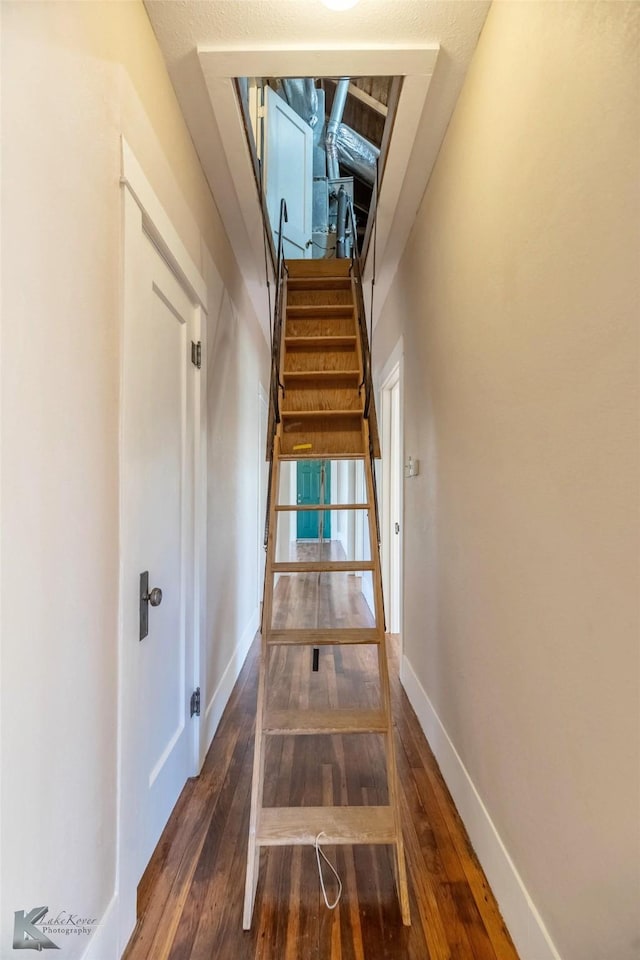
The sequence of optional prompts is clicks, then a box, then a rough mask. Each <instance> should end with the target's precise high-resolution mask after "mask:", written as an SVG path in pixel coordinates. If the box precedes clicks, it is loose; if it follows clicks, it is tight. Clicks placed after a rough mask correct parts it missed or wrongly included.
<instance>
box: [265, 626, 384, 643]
mask: <svg viewBox="0 0 640 960" xmlns="http://www.w3.org/2000/svg"><path fill="white" fill-rule="evenodd" d="M380 639H381V634H380V630H379V629H378V628H377V627H345V628H344V629H339V628H337V627H334V628H326V629H324V630H323V629H319V628H314V629H310V630H305V629H292V628H289V629H288V630H268V631H267V644H269V645H270V646H274V647H275V646H287V647H289V646H291V647H296V646H299V647H340V646H348V645H349V644H354V643H380Z"/></svg>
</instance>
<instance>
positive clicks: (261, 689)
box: [242, 436, 280, 930]
mask: <svg viewBox="0 0 640 960" xmlns="http://www.w3.org/2000/svg"><path fill="white" fill-rule="evenodd" d="M279 483H280V438H279V437H278V436H276V437H275V440H274V446H273V459H272V471H271V485H270V498H269V520H270V523H269V528H270V535H269V539H268V542H267V558H266V564H265V586H264V595H263V603H262V621H261V624H260V630H261V637H260V668H259V669H260V678H259V681H258V702H257V708H256V732H255V742H254V748H253V776H252V780H251V813H250V816H249V844H248V850H247V872H246V880H245V894H244V912H243V920H242V926H243V929H244V930H249V929H250V928H251V919H252V916H253V906H254V902H255V896H256V890H257V887H258V872H259V866H260V847H259V845H258V843H257V830H258V816H259V812H260V809H261V808H262V796H263V793H264V762H265V746H266V744H265V734H264V720H265V714H266V706H267V696H266V682H267V672H268V670H269V653H270V648H269V644H268V639H267V638H268V632H269V631H270V629H271V624H272V619H273V590H274V583H273V581H274V577H273V564H274V560H275V553H276V536H277V515H276V506H277V501H278V487H279Z"/></svg>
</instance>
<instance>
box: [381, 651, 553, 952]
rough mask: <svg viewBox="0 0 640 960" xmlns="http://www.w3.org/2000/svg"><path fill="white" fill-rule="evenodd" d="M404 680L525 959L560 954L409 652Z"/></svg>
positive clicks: (479, 857) (402, 679) (509, 928)
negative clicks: (415, 669)
mask: <svg viewBox="0 0 640 960" xmlns="http://www.w3.org/2000/svg"><path fill="white" fill-rule="evenodd" d="M400 679H401V681H402V685H403V687H404V689H405V691H406V694H407V696H408V698H409V701H410V703H411V706H412V707H413V709H414V710H415V712H416V715H417V717H418V720H419V722H420V726H421V727H422V730H423V732H424V735H425V737H426V738H427V740H428V741H429V746H430V747H431V749H432V750H433V753H434V756H435V758H436V760H437V761H438V766H439V767H440V771H441V773H442V776H443V777H444V779H445V782H446V784H447V787H448V788H449V792H450V793H451V796H452V797H453V802H454V803H455V805H456V808H457V810H458V813H459V814H460V816H461V818H462V822H463V823H464V825H465V827H466V830H467V833H468V834H469V838H470V840H471V843H472V845H473V848H474V850H475V852H476V854H477V856H478V860H479V861H480V864H481V866H482V869H483V870H484V872H485V874H486V877H487V880H488V881H489V885H490V887H491V889H492V891H493V893H494V895H495V898H496V900H497V901H498V905H499V907H500V910H501V912H502V916H503V918H504V921H505V923H506V925H507V928H508V930H509V933H510V934H511V938H512V939H513V942H514V944H515V947H516V950H517V951H518V955H519V956H520V957H521V960H561V957H560V954H559V953H558V951H557V949H556V947H555V946H554V944H553V941H552V940H551V937H550V935H549V932H548V930H547V929H546V927H545V925H544V922H543V920H542V917H541V916H540V914H539V913H538V911H537V909H536V906H535V904H534V902H533V900H532V899H531V897H530V896H529V893H528V891H527V888H526V887H525V885H524V883H523V880H522V877H521V876H520V874H519V873H518V870H517V868H516V866H515V864H514V862H513V860H512V859H511V857H510V856H509V852H508V850H507V848H506V847H505V845H504V843H503V841H502V838H501V837H500V834H499V833H498V831H497V829H496V826H495V824H494V823H493V821H492V819H491V816H490V815H489V811H488V810H487V808H486V807H485V805H484V803H483V801H482V797H481V796H480V794H479V793H478V790H477V789H476V786H475V784H474V783H473V780H472V779H471V777H470V775H469V771H468V770H467V769H466V767H465V765H464V763H463V762H462V759H461V757H460V755H459V754H458V751H457V750H456V748H455V746H454V744H453V742H452V741H451V738H450V737H449V734H448V733H447V731H446V729H445V727H444V725H443V723H442V721H441V720H440V717H439V716H438V714H437V713H436V711H435V709H434V707H433V704H432V703H431V701H430V699H429V697H428V695H427V693H426V691H425V689H424V687H423V686H422V684H421V683H420V680H419V679H418V677H417V675H416V673H415V671H414V669H413V667H412V665H411V663H410V661H409V660H408V659H407V657H406V656H403V657H402V660H401V675H400Z"/></svg>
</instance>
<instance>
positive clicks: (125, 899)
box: [116, 137, 207, 956]
mask: <svg viewBox="0 0 640 960" xmlns="http://www.w3.org/2000/svg"><path fill="white" fill-rule="evenodd" d="M121 172H122V176H121V181H120V182H121V186H122V192H121V197H122V233H121V237H122V240H121V250H122V260H121V270H122V274H121V294H122V299H121V317H120V343H121V345H122V347H123V345H124V342H125V339H124V333H125V328H126V326H127V325H128V324H130V323H132V322H134V318H135V315H136V311H137V306H138V294H137V286H136V278H135V276H133V277H132V270H131V268H130V266H129V267H128V264H129V263H130V262H131V261H132V262H133V263H134V264H135V261H136V257H137V256H138V251H139V249H140V242H141V240H143V239H144V234H147V236H148V237H149V238H150V239H151V240H152V242H153V244H154V245H155V247H156V248H157V250H158V252H159V253H160V255H161V256H162V258H163V259H164V260H165V262H166V263H167V265H168V267H169V268H170V270H171V272H172V273H173V274H174V276H175V277H176V279H177V280H178V282H179V283H180V285H181V286H182V288H183V289H184V290H185V292H186V294H187V296H188V297H189V299H190V300H191V303H192V304H193V306H194V335H195V337H196V339H198V340H200V341H201V343H202V348H201V355H202V357H203V358H206V355H207V353H206V321H207V287H206V284H205V281H204V279H203V278H202V275H201V273H200V271H199V270H198V268H197V267H196V265H195V263H194V262H193V260H192V259H191V257H190V255H189V253H188V251H187V249H186V247H185V246H184V244H183V243H182V240H181V239H180V237H179V235H178V233H177V231H176V230H175V228H174V226H173V224H172V222H171V220H170V218H169V216H168V215H167V213H166V211H165V209H164V207H163V206H162V204H161V203H160V201H159V199H158V197H157V196H156V194H155V192H154V190H153V188H152V186H151V184H150V182H149V180H148V179H147V177H146V176H145V174H144V172H143V170H142V167H141V166H140V164H139V163H138V161H137V159H136V157H135V155H134V153H133V151H132V150H131V148H130V146H129V144H128V143H127V141H126V140H125V138H124V137H122V138H121ZM176 191H177V187H176ZM124 364H125V357H124V349H121V355H120V395H119V403H120V436H119V490H120V511H119V512H120V519H119V544H120V546H119V551H120V562H119V573H118V580H119V601H118V603H119V610H118V751H117V756H118V760H117V777H118V791H117V793H118V800H117V860H116V897H117V904H118V909H117V916H118V931H117V941H118V951H119V952H118V956H119V955H120V953H121V952H122V951H123V950H124V948H125V946H126V944H127V942H128V940H129V937H130V935H131V932H132V930H133V928H134V926H135V923H136V920H137V904H136V898H137V883H138V878H136V877H135V873H134V871H133V865H132V863H131V858H130V857H129V856H128V847H127V838H128V836H129V834H130V831H131V829H132V823H133V820H134V818H135V796H131V782H130V780H131V777H130V774H129V772H128V771H129V769H130V767H131V764H132V763H133V764H135V757H132V756H131V749H130V745H129V738H128V736H127V734H128V729H127V725H126V722H127V716H128V711H129V710H130V702H131V698H132V697H133V696H134V695H135V691H134V690H132V688H131V687H132V685H131V683H130V682H129V677H128V675H127V670H126V664H127V659H128V658H127V647H126V642H129V638H125V637H124V617H123V603H124V597H125V596H126V592H125V589H124V587H125V585H124V583H123V558H124V551H125V549H126V542H127V538H126V531H125V529H124V517H123V509H122V508H123V501H122V490H123V484H124V482H125V476H126V473H127V470H128V464H127V463H125V462H124V457H123V437H124V433H123V425H124V414H125V411H124V372H125V367H124ZM192 383H193V386H192V390H193V394H192V398H191V399H192V404H191V408H192V411H193V422H192V423H191V424H190V432H191V433H192V436H191V450H192V457H193V461H192V470H191V474H192V477H193V488H192V490H191V491H190V501H191V517H190V519H191V527H192V530H191V536H190V537H188V538H187V540H188V541H189V542H188V547H187V548H185V549H188V551H189V553H190V556H188V557H187V560H186V562H187V563H188V564H189V565H190V567H191V569H192V594H191V597H190V598H189V610H188V611H187V625H189V624H190V625H191V630H190V631H189V630H187V637H186V643H187V646H188V656H187V674H186V676H185V684H186V686H187V689H188V688H189V687H191V688H192V689H195V688H196V687H198V686H200V685H201V684H200V674H201V670H200V664H201V662H203V656H202V653H203V651H202V644H203V643H204V642H205V640H206V603H205V602H204V583H205V581H204V580H203V578H204V577H205V576H206V569H205V566H204V564H205V562H206V529H207V524H206V447H205V441H204V440H203V437H206V363H204V364H203V366H202V368H201V370H200V376H197V377H194V378H193V381H192ZM185 696H186V691H185ZM203 699H204V698H203ZM204 702H206V699H204ZM202 726H203V725H202V724H201V723H200V721H199V720H198V718H196V717H194V718H193V719H192V729H191V731H190V733H189V735H188V742H189V772H190V776H196V775H197V774H198V773H199V772H200V768H201V753H202V750H201V746H202V745H201V739H202V736H203V731H202Z"/></svg>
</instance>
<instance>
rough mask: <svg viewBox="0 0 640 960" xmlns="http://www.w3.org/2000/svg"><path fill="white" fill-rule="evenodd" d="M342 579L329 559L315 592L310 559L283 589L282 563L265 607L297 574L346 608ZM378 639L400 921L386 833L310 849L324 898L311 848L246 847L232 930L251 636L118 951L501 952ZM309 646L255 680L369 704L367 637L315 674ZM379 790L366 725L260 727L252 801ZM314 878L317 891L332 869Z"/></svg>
mask: <svg viewBox="0 0 640 960" xmlns="http://www.w3.org/2000/svg"><path fill="white" fill-rule="evenodd" d="M300 576H304V575H300ZM332 576H333V575H332ZM357 581H358V578H356V577H350V576H348V575H346V574H341V575H339V578H334V581H333V586H332V588H331V590H330V591H329V592H328V594H327V590H326V585H324V586H323V585H320V578H318V576H317V575H316V574H312V575H308V576H307V578H306V579H305V580H301V581H300V582H299V588H295V586H294V582H293V579H292V578H290V577H282V578H281V580H280V582H279V584H278V589H277V593H276V596H277V597H278V601H279V607H278V608H277V609H276V610H274V619H275V617H276V616H277V617H279V618H283V619H284V620H286V618H287V616H288V614H289V613H290V611H291V604H292V602H295V600H294V598H295V595H296V594H298V589H299V595H300V596H304V602H305V603H315V604H316V605H317V604H318V603H321V604H322V605H323V606H324V604H325V603H327V602H329V603H330V604H331V605H332V606H331V609H332V612H333V615H335V616H339V615H340V612H341V611H343V610H351V612H353V611H354V610H357V609H360V607H359V605H360V603H361V598H360V595H359V593H357V591H354V584H356V583H357ZM322 591H324V594H322ZM327 596H328V599H327ZM390 651H391V663H390V668H391V683H392V692H393V707H394V723H395V729H396V747H397V763H398V775H399V781H400V794H401V801H402V810H403V819H404V823H403V827H404V838H405V847H406V855H407V867H408V875H409V892H410V899H411V917H412V925H411V927H404V926H403V925H402V920H401V917H400V910H399V907H398V900H397V897H396V893H395V888H394V879H393V865H392V857H391V852H390V850H389V849H387V848H386V847H375V846H368V847H367V846H357V847H347V846H344V847H327V848H325V850H326V852H327V854H328V855H329V857H330V859H331V860H332V862H333V863H334V864H335V865H336V867H337V869H338V872H339V874H340V876H341V878H342V882H343V886H344V891H343V895H342V899H341V901H340V903H339V905H338V907H337V908H336V909H335V910H334V911H332V912H331V911H329V910H328V909H327V908H326V906H325V904H324V901H323V899H322V894H321V891H320V887H319V882H318V872H317V866H316V859H315V852H314V850H313V847H308V848H307V847H295V848H292V847H282V848H279V847H273V848H270V849H269V850H268V851H264V852H263V853H262V858H263V859H262V861H261V868H260V880H259V884H258V891H257V896H256V904H255V912H254V921H253V928H252V930H251V931H250V932H243V930H242V905H243V896H244V880H245V866H246V851H247V834H248V824H249V801H250V792H251V770H252V760H253V733H254V723H255V709H256V697H257V679H258V659H259V653H260V647H259V638H256V641H255V642H254V644H253V646H252V648H251V651H250V653H249V656H248V658H247V661H246V663H245V664H244V667H243V669H242V672H241V674H240V677H239V679H238V682H237V683H236V686H235V688H234V691H233V693H232V696H231V699H230V701H229V704H228V706H227V709H226V711H225V713H224V715H223V717H222V720H221V722H220V726H219V728H218V731H217V733H216V736H215V738H214V740H213V743H212V745H211V749H210V750H209V753H208V756H207V759H206V762H205V765H204V768H203V771H202V774H201V775H200V777H199V778H198V779H197V780H191V781H189V782H188V783H187V785H186V787H185V789H184V791H183V793H182V795H181V797H180V799H179V801H178V804H177V806H176V808H175V810H174V812H173V814H172V816H171V819H170V821H169V823H168V824H167V827H166V829H165V831H164V833H163V836H162V838H161V840H160V843H159V845H158V848H157V849H156V851H155V853H154V856H153V858H152V860H151V862H150V864H149V866H148V868H147V871H146V873H145V875H144V877H143V880H142V882H141V884H140V888H139V922H138V925H137V927H136V930H135V932H134V935H133V937H132V939H131V942H130V944H129V946H128V948H127V951H126V953H125V957H126V960H254V958H255V960H258V958H260V960H398V958H408V960H517V954H516V951H515V949H514V947H513V944H512V943H511V940H510V937H509V934H508V932H507V931H506V929H505V926H504V923H503V921H502V917H501V916H500V912H499V910H498V907H497V905H496V902H495V900H494V898H493V895H492V893H491V890H490V889H489V886H488V884H487V881H486V879H485V877H484V874H483V872H482V870H481V868H480V866H479V864H478V861H477V859H476V857H475V854H474V852H473V850H472V848H471V845H470V843H469V840H468V838H467V835H466V832H465V830H464V827H463V825H462V822H461V821H460V818H459V817H458V814H457V812H456V809H455V807H454V805H453V802H452V800H451V797H450V796H449V793H448V791H447V788H446V786H445V784H444V781H443V779H442V777H441V775H440V772H439V770H438V767H437V764H436V762H435V760H434V758H433V754H432V753H431V750H430V749H429V746H428V744H427V742H426V740H425V738H424V736H423V734H422V732H421V730H420V727H419V725H418V721H417V719H416V716H415V714H414V713H413V710H412V709H411V707H410V705H409V702H408V700H407V698H406V696H405V694H404V691H403V690H402V688H401V686H400V682H399V679H398V650H397V643H395V642H393V639H392V642H391V643H390ZM311 655H312V651H311V650H310V649H299V648H289V647H283V648H278V649H276V651H275V652H274V654H273V655H272V664H271V672H270V684H269V685H270V688H271V689H272V691H273V698H274V699H273V703H274V705H275V704H278V705H280V706H287V705H288V706H296V705H300V706H310V707H322V706H325V707H326V706H329V705H330V706H359V705H360V706H363V707H365V706H368V707H371V706H376V705H377V695H378V685H377V658H376V651H375V649H374V648H373V647H326V648H323V649H322V650H321V652H320V669H319V672H318V673H312V671H311ZM386 800H387V797H386V777H385V769H384V756H383V751H382V743H381V738H380V736H379V735H376V734H368V735H348V736H324V737H321V736H304V737H273V738H271V739H270V742H269V749H268V753H267V759H266V781H265V804H266V805H298V804H299V805H301V806H304V805H309V806H316V805H320V804H329V803H338V804H340V803H349V804H360V803H362V804H366V803H373V804H383V803H385V802H386ZM327 886H328V893H329V896H330V897H332V896H333V894H334V892H335V884H334V883H333V880H332V878H331V882H328V881H327Z"/></svg>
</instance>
